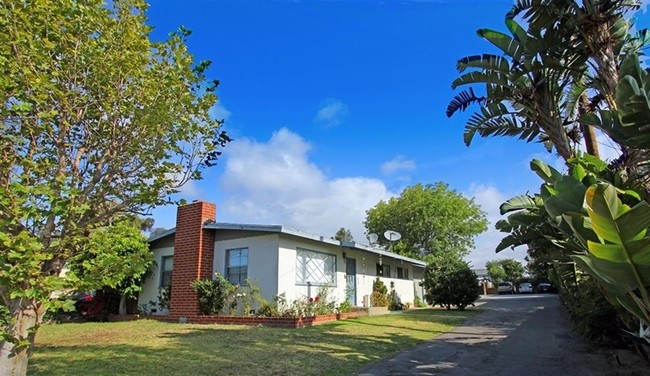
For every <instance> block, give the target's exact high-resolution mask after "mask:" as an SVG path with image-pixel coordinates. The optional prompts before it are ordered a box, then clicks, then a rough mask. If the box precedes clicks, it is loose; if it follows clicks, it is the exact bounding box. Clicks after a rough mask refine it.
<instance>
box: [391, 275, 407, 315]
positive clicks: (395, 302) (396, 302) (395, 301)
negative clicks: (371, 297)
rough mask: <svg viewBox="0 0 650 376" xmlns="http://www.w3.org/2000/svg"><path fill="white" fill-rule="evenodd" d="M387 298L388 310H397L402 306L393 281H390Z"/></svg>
mask: <svg viewBox="0 0 650 376" xmlns="http://www.w3.org/2000/svg"><path fill="white" fill-rule="evenodd" d="M387 300H388V310H389V311H399V310H402V309H403V308H404V304H402V301H401V300H400V298H399V296H398V295H397V291H395V282H393V281H391V282H390V292H389V293H388V296H387Z"/></svg>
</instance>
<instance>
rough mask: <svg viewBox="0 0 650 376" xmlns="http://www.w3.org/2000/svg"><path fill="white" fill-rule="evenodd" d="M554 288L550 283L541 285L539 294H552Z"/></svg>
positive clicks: (538, 286) (538, 290) (538, 287)
mask: <svg viewBox="0 0 650 376" xmlns="http://www.w3.org/2000/svg"><path fill="white" fill-rule="evenodd" d="M552 289H553V287H552V286H551V284H550V283H540V284H539V285H537V293H539V294H543V293H550V292H552Z"/></svg>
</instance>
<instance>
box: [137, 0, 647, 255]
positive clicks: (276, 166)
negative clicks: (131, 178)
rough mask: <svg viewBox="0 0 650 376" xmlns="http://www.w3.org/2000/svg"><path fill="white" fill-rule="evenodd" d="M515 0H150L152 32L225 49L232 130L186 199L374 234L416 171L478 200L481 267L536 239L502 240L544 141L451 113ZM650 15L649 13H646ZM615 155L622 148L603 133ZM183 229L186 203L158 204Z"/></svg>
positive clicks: (219, 69) (245, 214)
mask: <svg viewBox="0 0 650 376" xmlns="http://www.w3.org/2000/svg"><path fill="white" fill-rule="evenodd" d="M511 5H512V1H505V0H503V1H502V0H478V1H474V0H450V1H446V0H439V1H236V0H233V1H218V0H187V1H183V2H180V1H172V0H164V1H161V0H157V1H152V5H151V6H150V9H149V12H148V16H149V23H150V24H151V25H152V26H154V28H155V29H154V32H153V34H152V37H153V38H154V39H162V38H165V37H166V35H167V33H169V32H170V31H174V30H176V29H177V28H178V27H179V26H181V25H183V26H185V27H187V28H189V29H190V30H192V32H193V33H192V35H191V37H190V39H189V48H190V51H191V52H192V53H193V54H194V55H195V56H196V58H197V60H203V59H208V60H211V61H212V62H213V65H212V67H211V70H210V73H209V74H210V75H211V77H212V78H216V79H219V80H220V81H221V85H220V86H219V90H218V95H219V97H220V101H219V103H218V105H217V106H216V107H215V109H214V112H215V114H217V116H218V117H221V118H224V119H225V120H226V122H225V129H226V130H227V132H228V133H229V135H230V136H231V137H232V138H234V140H235V141H234V142H232V143H230V144H228V145H227V147H226V149H225V150H224V154H223V157H222V159H221V160H220V161H219V164H218V165H217V166H216V167H212V168H210V169H208V170H206V171H205V173H204V179H203V180H201V181H197V182H191V183H190V184H188V185H186V186H184V187H183V189H182V191H181V193H180V194H179V197H182V198H185V199H186V200H188V201H191V200H196V199H198V200H207V201H211V202H214V203H216V204H217V220H218V221H220V222H236V223H255V224H281V225H285V226H288V227H292V228H295V229H299V230H303V231H308V232H312V233H314V234H319V235H324V236H333V235H334V233H335V232H336V230H337V229H339V228H340V227H346V228H349V229H351V230H352V233H353V235H354V238H355V240H357V241H358V242H362V243H365V242H366V240H365V234H364V228H363V220H364V218H365V212H366V210H368V209H369V208H371V207H373V206H374V205H375V204H376V203H377V202H379V200H382V199H384V200H385V199H388V198H390V197H391V196H394V195H398V194H399V193H400V192H401V191H402V190H403V189H404V188H405V187H407V186H409V185H413V184H416V183H423V184H428V183H435V182H438V181H442V182H445V183H447V184H449V186H450V187H451V188H452V189H454V190H456V191H458V192H460V193H462V194H464V195H466V196H467V197H474V199H475V200H476V202H477V203H479V204H480V205H481V206H482V207H483V209H484V210H485V211H486V212H487V213H488V217H489V219H490V221H491V222H492V223H491V225H490V231H488V233H486V234H484V235H482V236H480V237H479V238H477V239H476V249H475V250H473V251H472V253H471V255H470V256H469V257H468V258H467V260H468V261H470V262H471V264H472V265H473V266H474V267H477V268H482V267H483V266H484V264H485V262H486V261H488V260H493V259H498V258H505V257H514V258H517V259H520V260H521V259H523V257H524V256H525V251H524V250H516V251H504V252H502V253H500V254H498V255H497V254H495V253H494V248H495V246H496V244H498V242H499V240H500V239H501V237H502V236H501V234H500V233H498V232H496V231H495V230H493V224H494V222H496V220H498V219H499V218H500V217H499V214H498V207H499V205H500V204H501V203H502V202H503V201H505V200H506V199H508V198H510V197H512V196H515V195H518V194H524V193H526V192H528V191H530V192H535V191H536V190H537V189H538V187H539V184H540V181H539V180H538V179H537V177H536V176H535V175H534V174H533V173H531V172H530V171H529V169H528V163H529V161H530V160H531V159H532V158H542V159H544V160H547V161H549V162H550V163H555V162H554V161H555V159H554V157H553V156H552V155H550V154H548V153H546V151H545V150H544V148H543V147H542V146H541V145H539V144H535V143H532V144H526V143H524V142H522V141H518V140H515V139H509V138H487V139H480V138H477V139H475V140H474V142H473V143H472V145H471V146H470V147H466V146H465V145H464V143H463V128H464V124H465V120H466V119H467V117H468V116H469V115H470V114H471V111H470V112H467V113H465V114H460V116H459V115H456V116H454V117H453V118H451V119H448V118H447V117H446V116H445V109H446V106H447V104H448V103H449V101H450V99H451V98H452V97H453V95H454V94H455V93H454V91H452V90H451V86H450V85H451V82H452V80H453V79H454V78H455V77H457V73H456V70H455V64H456V61H457V60H458V59H459V58H461V57H464V56H468V55H474V54H479V53H484V52H494V51H493V50H492V49H491V46H490V45H489V44H488V43H487V42H485V41H483V40H482V39H480V38H479V37H477V36H476V30H477V29H478V28H481V27H488V28H493V29H497V30H501V31H503V30H505V26H504V23H503V20H504V15H505V13H506V12H507V11H508V10H509V8H510V6H511ZM637 18H638V19H639V24H640V25H644V26H646V25H647V23H648V22H647V21H648V17H647V15H646V14H641V13H639V14H638V16H637ZM601 141H602V143H603V144H602V147H603V148H605V149H606V150H604V151H605V153H606V156H610V157H613V156H615V150H612V149H610V148H609V147H608V142H607V140H604V139H603V140H601ZM153 214H154V218H155V220H156V226H158V227H166V228H171V227H174V226H175V208H172V207H165V208H158V209H156V210H155V211H154V213H153Z"/></svg>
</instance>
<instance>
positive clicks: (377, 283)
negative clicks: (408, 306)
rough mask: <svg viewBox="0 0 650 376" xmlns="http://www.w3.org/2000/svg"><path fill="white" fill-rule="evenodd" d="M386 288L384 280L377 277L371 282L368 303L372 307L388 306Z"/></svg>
mask: <svg viewBox="0 0 650 376" xmlns="http://www.w3.org/2000/svg"><path fill="white" fill-rule="evenodd" d="M387 293H388V289H387V288H386V285H385V284H384V282H382V281H381V280H380V279H379V277H377V278H376V279H375V280H374V282H373V283H372V294H370V305H371V306H373V307H388V296H387Z"/></svg>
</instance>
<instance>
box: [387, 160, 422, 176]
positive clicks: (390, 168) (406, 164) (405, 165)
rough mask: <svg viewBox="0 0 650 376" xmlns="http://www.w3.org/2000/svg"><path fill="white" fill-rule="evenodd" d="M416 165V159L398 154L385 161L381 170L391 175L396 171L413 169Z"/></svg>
mask: <svg viewBox="0 0 650 376" xmlns="http://www.w3.org/2000/svg"><path fill="white" fill-rule="evenodd" d="M415 167H416V165H415V162H414V161H412V160H410V159H406V157H404V156H403V155H398V156H396V157H395V158H393V159H391V160H390V161H388V162H384V163H383V164H382V165H381V172H382V173H384V174H386V175H389V174H392V173H394V172H396V171H413V170H415Z"/></svg>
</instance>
